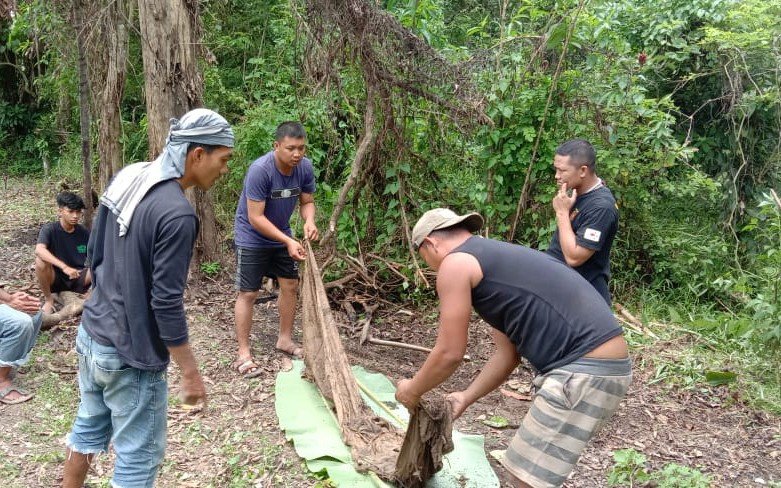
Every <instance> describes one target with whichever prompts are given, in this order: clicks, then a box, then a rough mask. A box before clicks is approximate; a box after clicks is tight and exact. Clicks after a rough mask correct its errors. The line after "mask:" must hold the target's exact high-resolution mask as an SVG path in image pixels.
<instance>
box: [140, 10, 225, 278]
mask: <svg viewBox="0 0 781 488" xmlns="http://www.w3.org/2000/svg"><path fill="white" fill-rule="evenodd" d="M198 15H199V11H198V2H197V0H139V1H138V18H139V23H140V27H141V45H142V50H143V58H144V78H145V82H144V88H145V94H146V109H147V121H148V127H149V129H148V130H149V152H150V156H151V157H156V156H157V155H158V154H159V153H160V151H161V150H162V148H163V147H164V144H165V138H166V136H167V134H168V129H169V119H170V118H171V117H181V116H182V115H184V114H185V113H186V112H188V111H189V110H192V109H194V108H198V107H201V106H202V105H203V79H202V77H201V73H200V72H199V70H198V54H199V50H200V21H199V17H198ZM187 198H188V200H190V203H191V204H192V205H193V207H194V208H195V211H196V213H197V214H198V217H199V218H200V220H201V231H200V234H199V236H198V241H197V242H196V245H195V255H194V259H195V260H196V262H197V263H202V262H207V261H217V260H219V251H220V249H219V239H218V232H217V222H216V219H215V216H214V205H213V203H212V199H211V196H210V195H209V194H208V193H206V192H204V191H202V190H199V189H190V190H188V192H187Z"/></svg>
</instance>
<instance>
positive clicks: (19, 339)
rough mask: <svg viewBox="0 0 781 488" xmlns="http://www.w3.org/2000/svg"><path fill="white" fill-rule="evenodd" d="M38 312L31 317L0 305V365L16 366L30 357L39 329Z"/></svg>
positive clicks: (22, 363)
mask: <svg viewBox="0 0 781 488" xmlns="http://www.w3.org/2000/svg"><path fill="white" fill-rule="evenodd" d="M42 317H43V316H42V315H41V313H40V312H38V313H37V314H35V315H33V316H32V317H31V316H30V315H28V314H26V313H24V312H20V311H18V310H16V309H13V308H11V307H10V306H8V305H0V367H11V368H18V367H20V366H23V365H24V364H25V363H26V362H27V359H28V358H29V357H30V351H31V350H32V349H33V346H34V345H35V340H36V339H37V338H38V332H39V331H40V330H41V321H42Z"/></svg>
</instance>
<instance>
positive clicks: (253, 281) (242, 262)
mask: <svg viewBox="0 0 781 488" xmlns="http://www.w3.org/2000/svg"><path fill="white" fill-rule="evenodd" d="M264 276H268V277H269V278H288V279H292V280H297V279H298V262H296V261H295V260H294V259H293V258H291V257H290V254H288V252H287V247H285V246H280V247H260V248H249V247H236V288H237V289H238V290H239V291H258V290H260V287H261V284H262V282H263V277H264Z"/></svg>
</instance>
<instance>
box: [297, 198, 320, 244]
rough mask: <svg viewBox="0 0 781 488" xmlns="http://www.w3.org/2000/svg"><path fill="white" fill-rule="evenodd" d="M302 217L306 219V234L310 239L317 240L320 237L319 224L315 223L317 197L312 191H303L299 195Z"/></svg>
mask: <svg viewBox="0 0 781 488" xmlns="http://www.w3.org/2000/svg"><path fill="white" fill-rule="evenodd" d="M298 205H299V207H300V209H299V211H300V212H301V218H302V219H304V235H305V236H306V238H307V239H309V240H310V241H316V240H317V238H318V237H319V232H318V230H317V225H315V197H314V195H312V194H311V193H302V194H301V195H300V196H299V197H298Z"/></svg>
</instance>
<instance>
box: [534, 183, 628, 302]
mask: <svg viewBox="0 0 781 488" xmlns="http://www.w3.org/2000/svg"><path fill="white" fill-rule="evenodd" d="M570 218H571V219H572V230H573V231H574V232H575V241H576V242H577V244H578V246H580V247H585V248H587V249H593V250H594V251H595V252H594V254H592V255H591V257H590V258H588V260H586V262H585V263H583V264H581V265H580V266H578V267H576V268H574V269H575V271H577V272H578V273H580V274H581V275H582V276H583V277H584V278H586V280H587V281H588V282H589V283H591V285H592V286H594V288H596V289H597V291H598V292H599V294H600V295H602V298H604V299H605V301H606V302H607V303H608V305H609V304H610V303H611V300H610V288H609V287H608V281H610V248H611V247H612V246H613V238H614V237H615V236H616V231H617V230H618V206H617V205H616V199H615V198H613V193H611V191H610V190H609V189H608V188H607V187H606V186H601V187H599V188H597V189H595V190H592V191H590V192H588V193H585V194H583V195H578V198H577V199H576V200H575V205H573V208H572V212H570ZM546 252H547V253H548V254H550V255H551V256H553V257H555V258H556V259H558V260H559V261H562V262H566V260H565V259H564V253H563V252H562V250H561V242H559V229H558V228H557V229H556V232H554V233H553V238H552V239H551V243H550V246H549V247H548V250H547V251H546Z"/></svg>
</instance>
